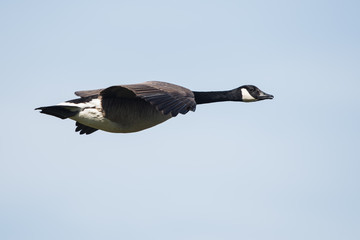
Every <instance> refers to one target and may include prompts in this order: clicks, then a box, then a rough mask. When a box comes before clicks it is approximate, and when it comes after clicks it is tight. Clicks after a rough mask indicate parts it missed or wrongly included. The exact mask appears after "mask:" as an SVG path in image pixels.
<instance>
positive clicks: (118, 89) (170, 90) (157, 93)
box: [76, 81, 196, 117]
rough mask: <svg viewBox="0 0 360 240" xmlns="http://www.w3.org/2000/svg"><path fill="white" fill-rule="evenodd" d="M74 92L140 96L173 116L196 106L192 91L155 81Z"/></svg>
mask: <svg viewBox="0 0 360 240" xmlns="http://www.w3.org/2000/svg"><path fill="white" fill-rule="evenodd" d="M98 91H100V92H99V93H98ZM76 94H77V95H78V96H81V97H88V96H90V95H91V94H92V95H94V94H100V95H101V96H102V97H103V98H141V99H143V100H145V101H146V102H149V103H150V104H151V105H153V106H154V107H155V108H156V109H157V110H158V111H160V112H162V113H163V114H164V115H167V114H169V113H171V116H173V117H175V116H176V115H178V114H179V113H181V114H185V113H187V112H188V111H189V110H191V111H195V108H196V102H195V98H194V94H193V92H192V91H190V90H189V89H187V88H184V87H181V86H178V85H175V84H170V83H165V82H157V81H151V82H145V83H139V84H130V85H119V86H112V87H109V88H106V89H103V90H101V89H99V90H93V91H81V92H76Z"/></svg>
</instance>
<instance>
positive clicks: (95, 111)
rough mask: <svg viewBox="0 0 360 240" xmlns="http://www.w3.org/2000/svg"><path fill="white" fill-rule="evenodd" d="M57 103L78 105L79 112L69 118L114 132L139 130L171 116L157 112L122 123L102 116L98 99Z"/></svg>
mask: <svg viewBox="0 0 360 240" xmlns="http://www.w3.org/2000/svg"><path fill="white" fill-rule="evenodd" d="M58 105H60V106H76V107H79V108H80V112H79V113H78V114H76V115H75V116H73V117H70V119H72V120H74V121H77V122H79V123H81V124H84V125H86V126H89V127H92V128H96V129H101V130H103V131H107V132H114V133H130V132H137V131H141V130H144V129H146V128H150V127H153V126H155V125H157V124H159V123H162V122H164V121H166V120H168V119H170V118H171V115H163V114H161V113H158V114H157V115H156V116H153V117H152V118H151V119H133V120H132V121H131V123H130V124H129V123H126V124H124V123H121V122H113V121H111V120H109V119H107V118H105V117H104V115H103V111H102V107H101V102H100V99H93V100H91V101H90V102H87V103H69V102H63V103H60V104H58Z"/></svg>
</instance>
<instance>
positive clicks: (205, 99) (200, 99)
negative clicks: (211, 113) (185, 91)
mask: <svg viewBox="0 0 360 240" xmlns="http://www.w3.org/2000/svg"><path fill="white" fill-rule="evenodd" d="M193 93H194V95H195V102H196V104H203V103H213V102H224V101H234V99H233V94H232V91H216V92H193Z"/></svg>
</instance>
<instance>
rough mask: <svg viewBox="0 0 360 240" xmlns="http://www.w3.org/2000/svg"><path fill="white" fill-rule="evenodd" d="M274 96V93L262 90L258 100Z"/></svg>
mask: <svg viewBox="0 0 360 240" xmlns="http://www.w3.org/2000/svg"><path fill="white" fill-rule="evenodd" d="M273 98H274V96H273V95H271V94H267V93H264V92H261V93H260V95H259V96H258V97H257V99H258V100H265V99H273Z"/></svg>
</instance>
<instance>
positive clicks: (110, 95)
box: [35, 81, 274, 134]
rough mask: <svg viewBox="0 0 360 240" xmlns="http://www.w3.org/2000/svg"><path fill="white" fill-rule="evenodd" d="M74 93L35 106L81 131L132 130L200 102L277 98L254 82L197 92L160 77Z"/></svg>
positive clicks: (168, 117) (138, 129)
mask: <svg viewBox="0 0 360 240" xmlns="http://www.w3.org/2000/svg"><path fill="white" fill-rule="evenodd" d="M75 95H76V96H78V97H80V98H77V99H73V100H69V101H65V102H62V103H59V104H57V105H52V106H46V107H38V108H36V109H35V110H40V113H44V114H48V115H52V116H55V117H58V118H61V119H66V118H69V119H72V120H74V121H76V129H75V131H76V132H79V133H80V134H91V133H93V132H95V131H97V130H103V131H107V132H113V133H132V132H138V131H141V130H144V129H147V128H150V127H153V126H155V125H158V124H160V123H162V122H164V121H166V120H168V119H170V118H172V117H176V116H177V115H178V114H179V113H181V114H186V113H187V112H189V111H195V108H196V105H198V104H205V103H213V102H222V101H240V102H255V101H260V100H265V99H273V98H274V97H273V96H272V95H270V94H267V93H264V92H263V91H261V90H260V89H259V88H257V87H255V86H253V85H244V86H241V87H238V88H235V89H232V90H228V91H211V92H196V91H191V90H189V89H187V88H185V87H181V86H178V85H175V84H171V83H167V82H159V81H149V82H144V83H138V84H128V85H117V86H111V87H108V88H103V89H97V90H88V91H77V92H75Z"/></svg>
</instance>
